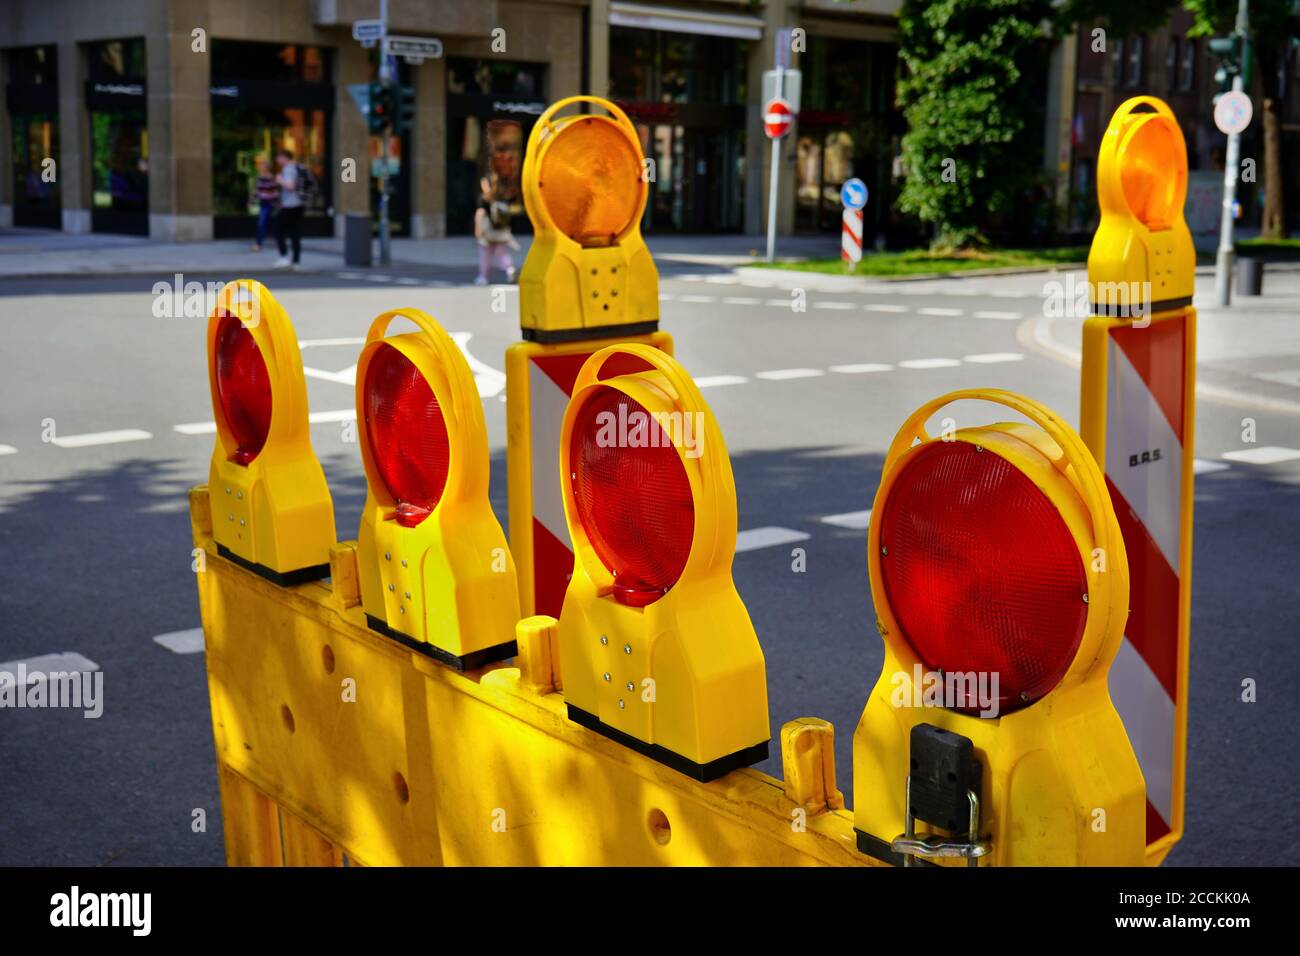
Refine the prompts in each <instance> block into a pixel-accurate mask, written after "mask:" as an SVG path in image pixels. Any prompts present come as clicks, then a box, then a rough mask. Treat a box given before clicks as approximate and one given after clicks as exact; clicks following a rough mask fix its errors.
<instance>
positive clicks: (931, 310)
mask: <svg viewBox="0 0 1300 956" xmlns="http://www.w3.org/2000/svg"><path fill="white" fill-rule="evenodd" d="M916 314H917V315H945V316H947V315H962V314H963V312H962V310H961V309H941V308H937V307H935V306H927V307H926V308H923V309H917V310H916Z"/></svg>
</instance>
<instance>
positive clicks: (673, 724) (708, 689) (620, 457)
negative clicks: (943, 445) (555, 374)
mask: <svg viewBox="0 0 1300 956" xmlns="http://www.w3.org/2000/svg"><path fill="white" fill-rule="evenodd" d="M651 421H653V423H654V424H650V422H651ZM560 436H561V437H560V485H561V488H562V489H563V497H564V511H565V518H566V520H567V522H568V526H569V535H570V538H571V540H572V542H573V546H574V568H573V577H572V579H571V580H570V582H569V587H568V590H567V591H566V593H565V598H564V607H563V610H562V611H561V613H560V619H559V643H560V676H561V679H562V683H563V690H564V698H565V703H566V705H567V708H568V714H569V718H570V719H571V720H573V721H575V722H576V723H579V724H582V725H584V726H586V727H589V728H590V729H592V730H595V731H597V732H598V733H601V734H604V735H605V736H607V737H609V738H611V739H613V740H616V741H618V742H620V743H622V744H624V745H626V746H628V747H631V748H632V749H634V750H637V751H638V752H640V753H643V754H646V755H648V756H650V757H652V758H653V759H655V760H658V761H659V762H661V763H663V764H666V765H667V766H669V767H672V768H673V769H675V770H678V771H680V772H682V773H684V774H687V775H689V776H691V777H694V778H696V779H698V780H705V781H707V780H713V779H716V778H717V777H720V776H722V775H723V774H726V773H728V772H729V771H731V770H733V769H735V768H737V767H742V766H747V765H749V764H752V763H756V762H758V761H761V760H763V759H765V758H766V757H767V749H768V739H769V736H770V734H769V730H768V714H767V677H766V670H765V665H764V661H763V651H762V648H761V647H760V646H759V643H758V636H757V635H756V634H755V633H754V626H753V624H752V623H751V622H750V619H749V613H748V611H746V609H745V605H744V604H743V603H742V602H741V600H740V595H739V594H738V593H737V592H736V586H735V583H734V581H733V580H732V577H731V562H732V558H733V556H734V554H735V548H736V487H735V482H734V480H733V478H732V474H731V460H730V458H729V457H728V456H727V450H726V446H725V445H724V444H723V440H722V433H721V431H720V430H719V428H718V425H717V422H715V421H714V419H713V416H712V414H711V413H710V412H709V410H708V406H707V405H705V403H704V399H703V397H702V396H701V395H700V391H699V389H698V388H697V387H696V385H695V383H694V382H693V381H692V380H691V377H690V376H689V375H688V374H687V372H686V370H685V369H683V368H682V366H681V365H680V364H678V363H677V361H676V360H675V359H673V358H672V357H671V356H669V355H667V354H666V353H665V352H663V351H661V350H659V349H657V348H654V347H652V346H649V345H644V344H623V345H612V346H609V347H607V348H604V349H601V350H600V351H599V352H596V353H595V354H594V355H592V356H591V357H590V358H589V359H587V361H586V362H585V363H584V364H583V366H582V370H581V371H580V372H579V373H578V378H577V381H576V382H575V383H574V388H573V397H572V399H571V400H570V402H569V405H568V408H567V409H566V411H565V414H564V423H563V425H562V428H561V433H560Z"/></svg>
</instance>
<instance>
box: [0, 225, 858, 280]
mask: <svg viewBox="0 0 1300 956" xmlns="http://www.w3.org/2000/svg"><path fill="white" fill-rule="evenodd" d="M518 238H519V245H520V249H519V252H518V253H517V254H516V262H517V263H520V264H522V263H523V261H524V256H525V255H527V252H528V246H529V244H530V242H531V241H532V237H531V236H520V237H518ZM765 242H766V240H765V239H764V237H762V236H746V235H721V236H701V235H687V236H682V235H665V236H650V237H647V243H648V245H649V246H650V251H651V252H652V253H653V254H654V257H655V260H656V261H657V262H659V263H660V265H661V267H662V266H665V265H666V266H668V267H669V269H670V270H671V268H672V267H687V266H693V267H697V268H698V267H704V268H710V267H712V268H717V269H732V268H735V267H738V266H743V265H746V264H748V263H750V262H752V261H754V260H755V259H756V258H759V257H761V256H762V255H763V252H764V249H765V248H766V246H765ZM249 247H250V240H248V239H220V240H214V241H211V242H186V243H164V242H152V241H150V240H148V239H145V238H142V237H139V236H112V235H102V234H82V235H74V234H70V233H64V232H55V231H51V230H44V229H3V230H0V279H6V278H8V279H17V278H43V277H49V278H53V277H56V276H103V275H146V276H170V275H172V274H174V273H177V272H180V273H195V274H203V275H210V274H224V275H229V276H236V275H243V274H247V273H250V272H261V271H264V270H267V269H270V268H271V267H272V265H273V264H274V262H275V260H276V258H277V253H276V251H275V246H274V243H270V244H268V245H267V247H265V248H264V249H263V251H262V252H260V253H256V252H253V251H252V250H251V249H250V248H249ZM777 249H778V252H779V253H780V254H781V255H782V256H783V257H784V256H791V257H795V256H797V257H803V256H812V255H836V254H837V252H838V249H839V239H838V237H837V236H784V237H781V238H780V239H778V243H777ZM375 261H376V262H377V261H378V253H377V251H376V254H375ZM348 268H349V267H348V266H346V265H344V263H343V240H342V239H332V238H330V239H327V238H319V239H304V240H303V246H302V269H303V271H305V272H337V271H339V270H346V269H348ZM477 268H478V247H477V246H476V245H475V243H474V240H473V239H471V238H470V237H469V236H450V237H447V238H442V239H395V240H393V264H392V267H391V269H389V270H386V271H391V272H400V273H407V274H411V273H442V274H444V275H446V274H449V273H454V274H456V275H458V276H460V277H462V278H466V279H468V278H470V277H472V275H473V273H474V272H475V271H476V270H477Z"/></svg>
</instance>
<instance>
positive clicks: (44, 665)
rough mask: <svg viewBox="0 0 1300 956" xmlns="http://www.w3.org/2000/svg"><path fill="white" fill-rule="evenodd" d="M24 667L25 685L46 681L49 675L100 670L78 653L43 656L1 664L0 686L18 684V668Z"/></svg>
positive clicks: (96, 665)
mask: <svg viewBox="0 0 1300 956" xmlns="http://www.w3.org/2000/svg"><path fill="white" fill-rule="evenodd" d="M20 665H21V666H22V668H23V671H24V674H23V684H25V685H29V684H34V683H36V682H37V681H38V680H45V679H46V677H47V676H48V675H49V674H86V673H90V672H91V671H97V670H99V665H98V664H96V663H95V662H94V661H92V660H91V659H90V658H89V657H85V656H83V655H81V654H78V653H77V652H76V651H64V652H63V653H61V654H41V655H40V656H38V657H25V658H23V659H21V660H16V661H5V662H4V663H2V664H0V685H4V684H14V685H16V684H17V683H18V668H19V666H20Z"/></svg>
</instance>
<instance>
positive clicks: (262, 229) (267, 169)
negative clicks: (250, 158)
mask: <svg viewBox="0 0 1300 956" xmlns="http://www.w3.org/2000/svg"><path fill="white" fill-rule="evenodd" d="M253 195H254V197H255V198H256V199H257V204H258V205H257V239H256V240H255V241H254V242H253V251H254V252H261V251H262V242H263V241H264V240H265V239H266V227H267V226H268V225H269V224H270V222H271V217H272V216H274V215H275V207H276V206H277V205H278V204H279V202H280V185H279V183H277V182H276V181H275V176H274V175H273V174H272V173H271V163H270V161H269V160H267V159H265V158H262V159H259V160H258V161H257V183H256V184H255V185H254V187H253Z"/></svg>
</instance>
